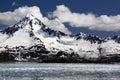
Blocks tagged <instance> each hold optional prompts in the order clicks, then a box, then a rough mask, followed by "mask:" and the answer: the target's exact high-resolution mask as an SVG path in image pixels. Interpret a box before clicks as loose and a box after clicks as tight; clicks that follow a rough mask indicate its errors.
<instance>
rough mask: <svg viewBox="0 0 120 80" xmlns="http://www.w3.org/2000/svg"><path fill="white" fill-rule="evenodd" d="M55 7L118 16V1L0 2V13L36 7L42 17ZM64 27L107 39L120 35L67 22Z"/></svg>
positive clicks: (119, 3) (54, 0)
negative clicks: (60, 6)
mask: <svg viewBox="0 0 120 80" xmlns="http://www.w3.org/2000/svg"><path fill="white" fill-rule="evenodd" d="M57 5H65V6H66V7H68V8H69V9H70V11H71V12H75V13H84V14H88V13H93V14H95V15H96V16H101V15H107V16H116V15H119V14H120V0H0V12H1V13H4V12H6V11H14V10H15V9H17V8H19V7H22V6H29V7H31V6H38V7H39V8H40V10H41V13H42V14H43V16H47V14H48V13H49V12H53V11H55V10H56V6H57ZM64 25H65V26H66V27H67V28H68V29H69V30H70V31H71V32H72V33H78V32H83V33H87V34H95V35H98V36H101V37H108V36H113V35H117V34H120V30H117V31H116V30H115V31H114V30H113V31H112V30H111V31H104V30H96V29H89V28H88V27H73V26H71V25H70V24H68V23H67V22H66V23H64Z"/></svg>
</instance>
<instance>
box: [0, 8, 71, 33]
mask: <svg viewBox="0 0 120 80" xmlns="http://www.w3.org/2000/svg"><path fill="white" fill-rule="evenodd" d="M28 14H32V15H34V16H35V17H37V18H38V19H40V20H41V21H42V22H43V23H45V25H47V26H48V27H50V28H52V29H54V30H59V31H62V32H66V33H68V34H70V33H71V32H70V31H69V30H68V29H67V28H66V27H65V26H64V24H62V23H61V22H60V21H59V20H58V19H54V20H49V19H48V18H47V17H43V15H42V13H41V11H40V9H39V8H38V7H37V6H33V7H28V6H24V7H19V8H18V9H15V10H14V11H13V12H12V11H7V12H2V13H1V12H0V24H3V25H7V26H12V25H14V24H15V23H17V22H18V21H19V20H21V19H22V18H24V17H25V16H26V15H28Z"/></svg>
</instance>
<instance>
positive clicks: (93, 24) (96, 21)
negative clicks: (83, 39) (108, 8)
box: [49, 5, 120, 31]
mask: <svg viewBox="0 0 120 80" xmlns="http://www.w3.org/2000/svg"><path fill="white" fill-rule="evenodd" d="M49 17H50V18H56V19H59V20H60V21H61V22H62V23H69V24H70V25H71V26H72V27H86V28H88V29H91V30H100V31H120V15H116V16H107V15H100V16H96V15H95V14H92V13H88V14H85V13H74V12H72V11H71V10H70V9H69V8H68V7H66V6H64V5H59V6H57V8H56V10H55V11H54V12H52V13H51V14H49Z"/></svg>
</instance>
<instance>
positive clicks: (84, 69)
mask: <svg viewBox="0 0 120 80" xmlns="http://www.w3.org/2000/svg"><path fill="white" fill-rule="evenodd" d="M0 80H120V64H81V63H77V64H74V63H71V64H68V63H64V64H62V63H32V62H31V63H28V62H15V63H0Z"/></svg>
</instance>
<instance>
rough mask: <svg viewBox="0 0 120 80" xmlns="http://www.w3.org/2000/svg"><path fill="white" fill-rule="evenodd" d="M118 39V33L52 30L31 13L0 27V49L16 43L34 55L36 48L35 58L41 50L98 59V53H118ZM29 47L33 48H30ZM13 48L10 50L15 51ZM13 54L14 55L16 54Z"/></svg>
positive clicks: (40, 53) (10, 46)
mask: <svg viewBox="0 0 120 80" xmlns="http://www.w3.org/2000/svg"><path fill="white" fill-rule="evenodd" d="M119 43H120V37H119V35H117V36H114V37H111V38H101V37H98V36H95V35H90V34H84V33H82V32H80V33H78V34H70V35H69V34H66V33H63V32H61V31H55V30H52V29H50V28H49V27H47V26H46V25H45V24H44V23H43V22H42V21H40V20H39V19H37V18H35V17H34V16H33V15H29V16H27V17H25V18H23V19H22V20H20V21H19V22H18V23H16V24H15V25H13V26H11V27H7V28H5V29H3V30H1V31H0V46H1V48H0V52H4V51H6V50H7V49H9V48H10V49H15V50H16V51H17V49H16V47H21V46H24V48H23V49H21V48H20V49H19V50H18V52H20V53H21V51H23V52H24V53H26V54H27V55H29V56H30V53H31V54H32V52H33V53H34V55H36V54H37V53H36V52H38V53H39V55H37V56H36V57H37V58H41V56H40V55H42V57H43V54H44V53H45V54H44V55H47V56H48V55H50V56H51V55H52V56H53V55H54V56H58V54H59V57H70V56H74V57H75V58H76V59H77V60H81V59H80V58H83V57H84V58H85V59H88V60H89V59H92V60H94V59H95V60H98V59H99V58H100V57H101V56H103V57H106V56H108V55H111V54H113V55H116V54H117V55H118V54H119V52H120V44H119ZM35 46H36V48H35ZM6 47H7V48H6ZM30 47H33V48H34V49H32V50H31V49H30ZM15 50H11V51H13V52H14V53H15ZM30 51H32V52H30ZM24 53H22V54H24ZM35 53H36V54H35ZM16 56H17V57H18V55H16ZM32 56H33V55H32ZM38 56H39V57H38ZM78 56H79V57H78ZM70 58H71V57H70ZM72 58H73V57H72ZM17 60H18V59H17ZM21 60H23V58H22V59H21Z"/></svg>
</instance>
